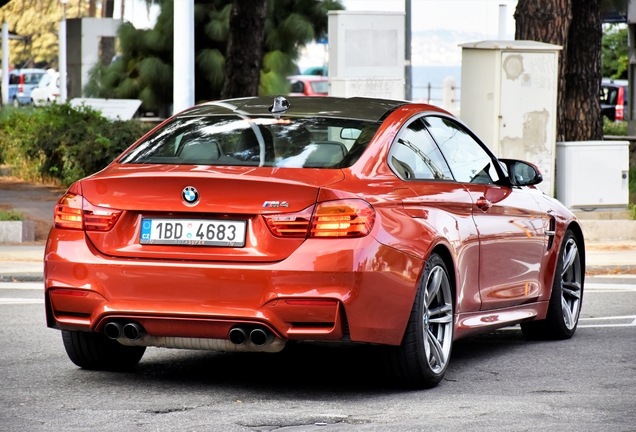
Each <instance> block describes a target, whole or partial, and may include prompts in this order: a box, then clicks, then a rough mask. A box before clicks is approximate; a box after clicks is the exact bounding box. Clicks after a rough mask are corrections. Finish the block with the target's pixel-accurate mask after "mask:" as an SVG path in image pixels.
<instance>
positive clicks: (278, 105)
mask: <svg viewBox="0 0 636 432" xmlns="http://www.w3.org/2000/svg"><path fill="white" fill-rule="evenodd" d="M290 106H291V104H290V103H289V101H288V100H287V99H285V98H284V97H282V96H277V97H275V98H274V105H272V106H270V107H269V112H271V113H272V114H274V117H276V119H279V118H280V116H277V115H276V114H280V113H284V112H285V111H287V110H288V109H289V107H290Z"/></svg>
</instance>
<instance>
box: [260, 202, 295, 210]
mask: <svg viewBox="0 0 636 432" xmlns="http://www.w3.org/2000/svg"><path fill="white" fill-rule="evenodd" d="M274 207H289V203H288V202H287V201H265V202H264V203H263V208H274Z"/></svg>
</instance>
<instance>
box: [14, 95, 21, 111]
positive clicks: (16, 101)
mask: <svg viewBox="0 0 636 432" xmlns="http://www.w3.org/2000/svg"><path fill="white" fill-rule="evenodd" d="M13 107H14V108H20V101H19V100H18V98H17V97H15V98H13Z"/></svg>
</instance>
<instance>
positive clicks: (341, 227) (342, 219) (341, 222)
mask: <svg viewBox="0 0 636 432" xmlns="http://www.w3.org/2000/svg"><path fill="white" fill-rule="evenodd" d="M374 221H375V211H374V210H373V207H371V205H370V204H369V203H367V202H366V201H362V200H354V199H351V200H338V201H329V202H325V203H320V204H318V205H317V206H316V211H315V212H314V217H313V219H312V224H311V232H310V233H309V236H310V237H363V236H365V235H367V234H369V233H370V232H371V228H373V222H374Z"/></svg>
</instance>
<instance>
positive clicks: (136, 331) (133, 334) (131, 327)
mask: <svg viewBox="0 0 636 432" xmlns="http://www.w3.org/2000/svg"><path fill="white" fill-rule="evenodd" d="M145 335H146V331H145V330H144V328H143V327H142V326H140V325H139V324H137V323H134V322H132V323H128V324H126V325H125V326H124V336H126V337H127V338H128V339H130V340H137V339H141V338H142V337H144V336H145Z"/></svg>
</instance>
